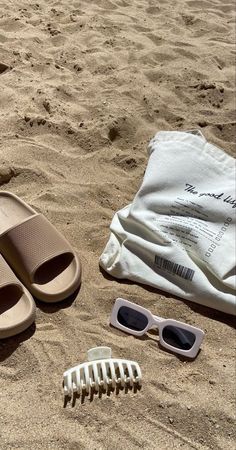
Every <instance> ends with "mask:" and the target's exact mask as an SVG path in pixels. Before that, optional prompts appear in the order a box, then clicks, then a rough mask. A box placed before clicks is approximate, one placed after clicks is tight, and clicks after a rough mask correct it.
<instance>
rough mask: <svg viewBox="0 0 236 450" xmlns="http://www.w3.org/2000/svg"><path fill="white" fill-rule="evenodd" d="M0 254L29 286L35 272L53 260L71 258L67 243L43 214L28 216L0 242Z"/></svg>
mask: <svg viewBox="0 0 236 450" xmlns="http://www.w3.org/2000/svg"><path fill="white" fill-rule="evenodd" d="M0 251H1V252H2V254H3V255H4V256H5V258H6V259H7V260H8V261H9V262H10V264H11V265H12V266H13V267H14V268H15V269H16V270H17V267H19V266H20V267H21V269H23V271H24V272H25V273H27V274H28V276H29V278H30V281H31V283H33V282H34V275H35V272H36V270H37V269H39V267H40V266H42V265H43V264H44V263H46V262H48V261H50V260H51V259H53V258H55V257H56V256H60V255H62V254H65V253H70V254H73V250H72V248H71V247H70V245H69V243H68V242H67V240H66V239H65V238H64V237H63V236H62V234H61V233H59V232H58V231H57V230H56V228H55V227H54V226H53V225H52V224H51V223H50V222H49V221H48V220H47V219H46V217H45V216H44V215H42V214H35V215H33V216H30V218H29V219H27V220H26V221H24V222H21V223H20V224H19V225H16V226H15V227H13V228H11V229H10V230H8V231H7V232H6V233H4V235H2V236H1V238H0Z"/></svg>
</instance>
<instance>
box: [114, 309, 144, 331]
mask: <svg viewBox="0 0 236 450" xmlns="http://www.w3.org/2000/svg"><path fill="white" fill-rule="evenodd" d="M117 319H118V322H119V323H120V324H121V325H123V326H124V327H126V328H129V329H130V330H134V331H142V330H144V329H145V328H146V326H147V324H148V318H147V317H146V316H145V315H144V314H142V313H140V312H139V311H136V310H135V309H132V308H128V307H127V306H121V308H120V309H119V311H118V314H117Z"/></svg>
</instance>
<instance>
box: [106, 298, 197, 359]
mask: <svg viewBox="0 0 236 450" xmlns="http://www.w3.org/2000/svg"><path fill="white" fill-rule="evenodd" d="M122 306H127V307H128V308H130V309H133V310H134V311H138V312H140V313H141V314H143V315H145V316H146V317H147V319H148V324H147V326H146V327H145V328H144V329H143V330H141V331H136V330H132V329H130V328H127V327H125V326H124V325H122V324H121V323H120V322H119V321H118V312H119V309H120V308H121V307H122ZM110 324H111V325H113V326H114V327H116V328H118V329H120V330H122V331H124V332H125V333H129V334H133V335H134V336H143V335H144V334H145V333H146V332H147V331H148V330H150V329H151V328H158V330H159V342H160V344H161V346H162V347H165V348H166V349H168V350H170V351H172V352H174V353H178V354H180V355H183V356H186V357H188V358H195V357H196V356H197V354H198V350H199V347H200V345H201V343H202V340H203V338H204V335H205V333H204V331H202V330H201V329H200V328H196V327H193V326H192V325H188V324H186V323H183V322H179V321H178V320H174V319H164V318H163V317H158V316H155V315H153V314H152V313H151V311H149V310H148V309H146V308H143V306H139V305H136V303H132V302H130V301H128V300H125V299H123V298H117V299H116V301H115V304H114V306H113V309H112V312H111V317H110ZM167 325H172V326H174V327H179V328H182V329H183V330H187V331H190V332H191V333H193V334H194V335H195V336H196V339H195V342H194V344H193V346H192V347H191V348H190V349H189V350H183V349H180V348H177V347H174V346H172V345H170V344H167V342H165V341H164V339H163V335H162V333H163V329H164V328H165V327H166V326H167Z"/></svg>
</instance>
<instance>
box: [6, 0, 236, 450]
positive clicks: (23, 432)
mask: <svg viewBox="0 0 236 450" xmlns="http://www.w3.org/2000/svg"><path fill="white" fill-rule="evenodd" d="M233 6H234V3H233V1H231V0H228V1H227V2H224V1H223V2H222V0H205V1H203V0H194V1H193V0H179V1H176V0H157V1H154V0H149V1H148V0H132V1H131V0H90V1H84V0H81V1H74V0H71V1H70V2H68V1H67V0H58V1H53V0H48V1H46V0H45V1H44V0H37V3H36V2H32V1H23V0H18V1H15V0H8V1H6V0H0V88H1V89H0V105H1V108H0V187H1V189H2V190H8V191H11V192H13V193H16V194H18V195H19V196H21V197H22V198H23V199H24V200H25V201H26V202H28V203H29V204H30V205H31V206H33V207H34V208H35V209H36V210H37V211H40V212H42V213H43V214H45V215H46V216H47V218H48V219H49V220H51V221H52V223H53V224H54V225H55V226H56V227H57V228H58V229H59V230H60V231H61V232H62V233H64V235H65V236H66V237H67V238H68V240H69V241H70V242H71V244H72V245H73V246H74V248H75V249H76V250H77V252H78V254H79V255H80V257H81V261H82V265H83V281H82V285H81V289H80V291H79V293H78V294H77V295H76V296H75V298H72V299H70V300H67V301H65V302H62V303H60V304H57V305H48V304H44V303H42V302H37V319H36V324H35V326H32V327H31V328H30V329H28V330H27V331H26V332H24V333H22V334H20V335H19V336H17V337H14V338H10V339H7V340H4V341H1V342H0V386H1V388H0V390H1V394H0V396H1V401H0V420H1V422H0V423H1V425H0V448H1V450H6V449H7V450H8V449H16V448H17V449H21V450H28V449H29V450H32V449H34V450H38V449H40V450H46V449H91V450H92V449H93V450H95V449H96V450H100V449H112V448H113V449H114V448H115V449H131V450H133V449H135V450H136V449H139V448H143V449H161V450H162V449H172V448H173V449H179V448H181V449H214V450H217V449H234V448H235V447H234V429H233V422H234V413H235V363H234V356H235V347H234V344H235V340H234V338H235V334H234V330H233V324H234V321H233V319H232V317H228V316H226V315H223V314H222V313H219V312H215V311H214V310H209V309H207V308H202V307H200V306H197V305H195V304H193V303H190V302H187V301H182V300H180V299H175V298H171V297H170V296H168V295H165V293H163V292H158V291H155V290H153V289H150V288H147V287H145V286H137V285H135V284H132V283H128V282H118V281H116V280H114V279H111V278H109V277H108V276H106V275H105V274H104V273H102V272H101V271H100V270H99V264H98V261H99V256H100V255H101V253H102V251H103V249H104V246H105V244H106V242H107V240H108V236H109V224H110V222H111V219H112V217H113V214H114V213H115V211H117V210H118V209H120V208H122V207H123V206H125V205H127V204H128V203H129V202H130V201H132V199H133V196H134V195H135V193H136V191H137V189H138V187H139V186H140V183H141V181H142V177H143V174H144V171H145V167H146V163H147V157H148V156H147V143H148V141H149V140H150V139H151V138H152V137H153V135H154V134H155V133H156V132H157V131H160V130H187V129H193V128H199V129H201V131H202V132H203V133H204V135H205V136H206V137H207V139H209V140H210V141H211V142H213V143H214V144H216V145H218V146H220V147H222V148H223V149H225V151H227V152H228V153H229V154H231V155H233V149H234V135H235V114H234V110H235V97H234V86H235V79H234V59H233V55H234V52H235V44H234V40H235V37H234V28H233V27H234V23H233V21H234V20H233ZM118 296H121V297H124V298H127V299H130V300H133V301H135V302H137V303H139V304H140V305H144V306H146V307H147V308H150V309H151V310H152V312H153V313H154V314H158V315H161V316H163V317H171V318H175V319H178V320H182V321H186V322H188V323H191V324H193V325H196V326H198V327H200V328H202V329H203V330H204V331H205V332H206V337H205V341H204V343H203V345H202V351H201V353H200V354H199V356H198V358H197V359H196V360H195V361H193V362H186V361H184V360H182V359H181V358H178V357H176V356H174V355H173V354H169V353H166V352H165V351H163V350H161V349H160V348H159V346H158V336H157V333H155V332H152V333H148V334H147V335H146V336H145V337H144V338H143V339H137V338H134V337H132V336H129V335H125V334H123V333H122V332H120V331H118V330H115V329H112V328H110V327H109V325H108V319H109V315H110V312H111V309H112V305H113V303H114V300H115V298H116V297H118ZM99 345H108V346H111V347H112V350H113V355H114V356H115V357H125V358H128V359H134V360H137V361H138V362H139V363H140V366H141V368H142V371H143V387H142V389H141V391H139V392H137V393H133V392H127V393H125V392H120V393H119V395H115V393H112V394H111V395H110V396H106V395H103V396H102V398H98V396H95V397H94V399H93V401H90V400H89V398H85V400H84V403H82V404H81V402H80V401H79V399H78V400H77V402H76V405H75V406H74V407H72V406H71V405H70V404H68V405H67V406H66V407H65V408H64V407H63V395H62V374H63V372H64V370H66V369H67V368H69V367H72V366H74V365H76V364H78V363H80V362H83V361H85V360H86V351H87V350H88V349H89V348H91V347H94V346H99Z"/></svg>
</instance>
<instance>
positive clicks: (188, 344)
mask: <svg viewBox="0 0 236 450" xmlns="http://www.w3.org/2000/svg"><path fill="white" fill-rule="evenodd" d="M162 337H163V340H164V341H165V342H166V344H169V345H171V346H172V347H175V348H180V349H181V350H190V348H192V347H193V345H194V342H195V341H196V336H195V334H194V333H192V332H191V331H188V330H184V329H183V328H179V327H175V326H172V325H167V326H166V327H165V328H163V331H162Z"/></svg>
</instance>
